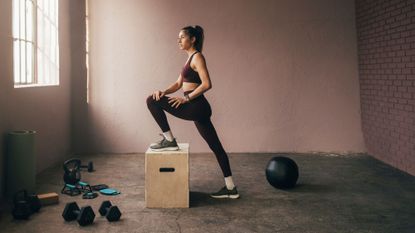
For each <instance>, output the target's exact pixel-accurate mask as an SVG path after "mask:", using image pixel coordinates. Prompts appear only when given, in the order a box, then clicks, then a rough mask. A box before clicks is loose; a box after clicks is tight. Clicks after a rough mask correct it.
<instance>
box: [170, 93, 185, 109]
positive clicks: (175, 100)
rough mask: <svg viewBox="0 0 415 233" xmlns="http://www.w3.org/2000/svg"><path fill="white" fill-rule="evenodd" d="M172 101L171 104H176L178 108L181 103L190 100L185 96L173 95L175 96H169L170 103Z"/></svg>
mask: <svg viewBox="0 0 415 233" xmlns="http://www.w3.org/2000/svg"><path fill="white" fill-rule="evenodd" d="M171 102H173V104H172V105H171V106H173V107H174V106H175V105H177V106H176V108H178V107H179V106H180V104H184V103H187V102H188V101H187V100H186V99H185V98H182V97H175V96H173V97H169V103H171Z"/></svg>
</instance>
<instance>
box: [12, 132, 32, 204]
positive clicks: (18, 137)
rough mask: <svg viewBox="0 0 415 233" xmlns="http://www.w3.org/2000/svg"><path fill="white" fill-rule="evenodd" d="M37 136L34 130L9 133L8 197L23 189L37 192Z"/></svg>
mask: <svg viewBox="0 0 415 233" xmlns="http://www.w3.org/2000/svg"><path fill="white" fill-rule="evenodd" d="M35 134H36V131H33V130H18V131H11V132H9V133H8V140H7V157H6V161H7V162H6V164H7V167H6V170H7V172H6V193H7V196H8V197H12V196H13V194H14V193H15V192H17V191H19V190H21V189H26V190H28V191H30V192H34V191H35V186H36V164H35V160H36V158H35Z"/></svg>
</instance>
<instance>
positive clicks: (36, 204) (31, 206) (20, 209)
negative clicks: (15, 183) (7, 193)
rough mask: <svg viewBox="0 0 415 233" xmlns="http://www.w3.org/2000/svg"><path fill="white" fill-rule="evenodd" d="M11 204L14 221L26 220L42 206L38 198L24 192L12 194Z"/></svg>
mask: <svg viewBox="0 0 415 233" xmlns="http://www.w3.org/2000/svg"><path fill="white" fill-rule="evenodd" d="M13 204H14V208H13V210H12V215H13V218H14V219H28V218H29V216H30V215H31V214H32V213H34V212H38V211H39V210H40V208H41V206H42V205H41V203H40V200H39V198H38V196H37V195H34V194H30V195H28V193H27V191H26V190H20V191H18V192H16V193H15V194H14V197H13Z"/></svg>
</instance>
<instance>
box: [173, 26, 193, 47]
mask: <svg viewBox="0 0 415 233" xmlns="http://www.w3.org/2000/svg"><path fill="white" fill-rule="evenodd" d="M194 40H195V38H192V39H190V38H189V35H187V34H186V32H185V31H183V30H181V31H180V33H179V38H177V43H179V48H180V49H183V50H189V49H190V48H192V47H193V43H194Z"/></svg>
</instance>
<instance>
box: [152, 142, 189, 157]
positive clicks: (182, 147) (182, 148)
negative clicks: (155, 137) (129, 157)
mask: <svg viewBox="0 0 415 233" xmlns="http://www.w3.org/2000/svg"><path fill="white" fill-rule="evenodd" d="M154 144H155V143H152V144H151V145H154ZM151 145H150V146H151ZM177 145H178V146H179V149H178V150H173V151H170V150H168V151H153V150H152V149H150V147H148V148H147V151H146V154H149V155H160V154H173V155H174V154H188V153H189V143H177Z"/></svg>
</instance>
